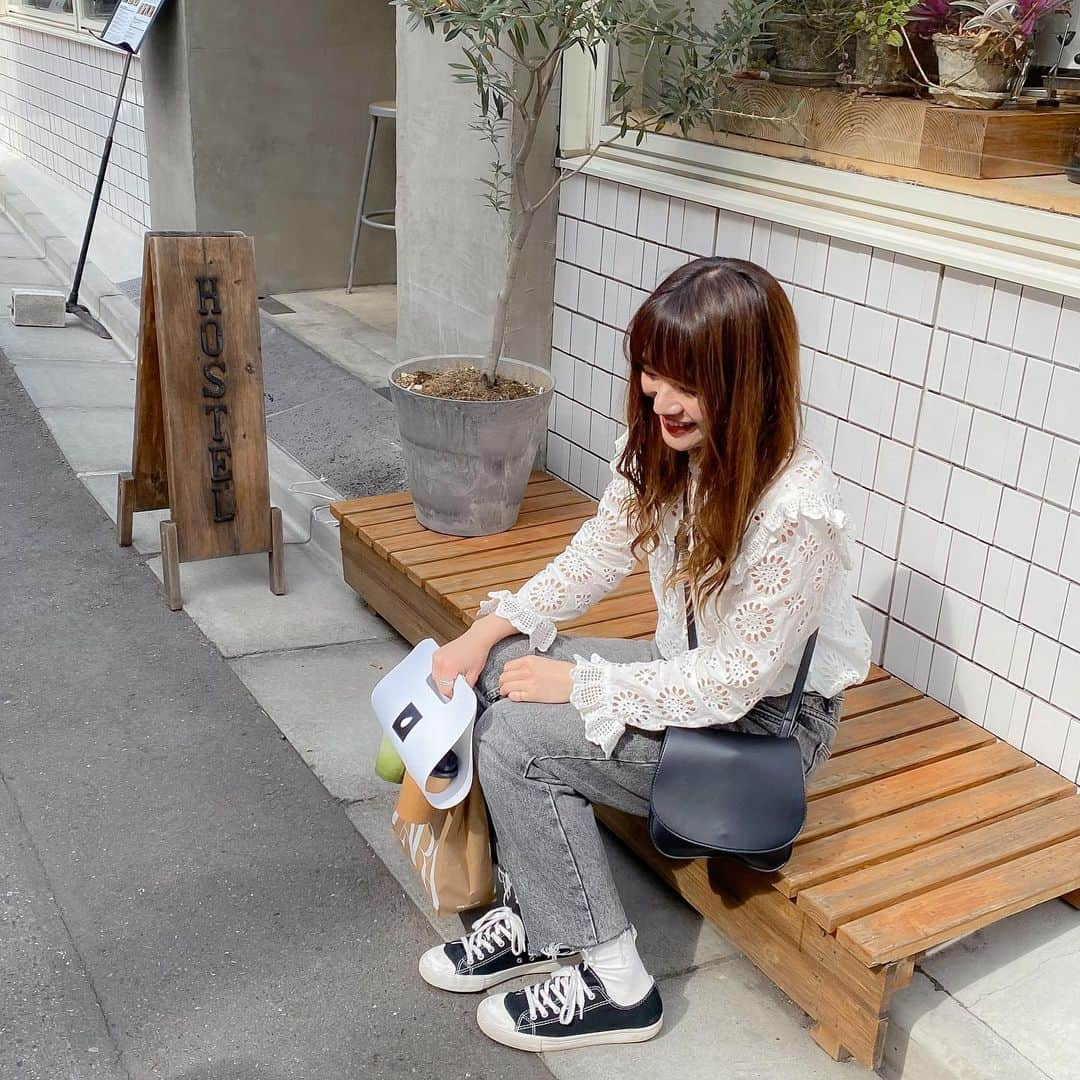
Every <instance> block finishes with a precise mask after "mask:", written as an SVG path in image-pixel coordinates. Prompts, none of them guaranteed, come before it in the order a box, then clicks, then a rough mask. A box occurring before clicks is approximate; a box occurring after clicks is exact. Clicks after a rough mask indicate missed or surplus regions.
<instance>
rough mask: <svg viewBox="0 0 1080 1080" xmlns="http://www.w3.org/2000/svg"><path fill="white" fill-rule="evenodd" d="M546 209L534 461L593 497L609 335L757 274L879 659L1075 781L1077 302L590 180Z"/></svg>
mask: <svg viewBox="0 0 1080 1080" xmlns="http://www.w3.org/2000/svg"><path fill="white" fill-rule="evenodd" d="M560 215H561V216H560V225H559V235H560V238H561V239H560V246H559V252H558V258H559V262H558V264H557V269H556V282H557V285H556V309H555V323H554V329H555V335H554V336H555V345H556V347H555V351H554V352H553V357H552V370H553V372H554V375H555V379H556V389H557V391H558V393H557V406H556V408H555V409H553V411H552V423H551V431H550V434H549V441H548V467H549V468H550V469H551V470H552V471H553V472H554V473H556V475H558V476H561V477H563V478H564V479H566V480H568V481H569V482H570V483H572V484H575V485H576V486H578V487H581V488H582V489H583V490H585V491H587V492H588V493H589V494H592V495H599V494H600V493H601V492H602V490H603V487H604V485H605V484H606V482H607V480H608V478H609V472H608V469H607V456H608V454H609V453H610V447H611V446H612V445H613V443H614V439H615V436H616V435H617V434H618V433H619V432H621V431H622V430H623V429H624V428H623V421H624V416H623V411H622V409H623V405H622V403H623V401H624V394H625V390H626V376H627V367H626V362H625V358H624V356H623V349H622V336H623V332H624V330H625V328H626V325H627V322H628V321H629V318H630V316H631V314H632V313H633V311H634V310H636V308H637V307H638V305H639V304H640V303H641V302H642V301H643V300H644V299H645V297H646V296H647V295H648V292H649V291H650V290H651V289H652V288H654V287H655V286H656V284H657V283H658V282H659V281H661V280H662V279H663V278H664V277H665V276H666V275H667V274H669V273H670V272H671V271H672V270H674V269H675V268H676V267H678V266H681V265H683V264H684V263H686V262H688V261H690V260H691V259H693V258H696V257H697V256H699V255H705V254H710V253H715V254H718V255H726V256H730V257H734V258H744V259H745V258H750V259H753V260H754V261H757V262H760V263H762V264H763V265H764V266H766V267H767V268H768V269H769V270H770V271H771V272H772V273H773V274H775V275H776V277H777V278H778V279H779V280H780V282H781V283H782V284H783V285H784V288H785V290H786V291H787V293H788V295H789V296H790V297H791V299H792V303H793V306H794V307H795V310H796V313H797V315H798V318H799V324H800V336H801V338H802V345H803V348H802V350H801V362H802V368H803V370H802V386H803V399H804V402H803V403H804V415H805V419H806V430H807V435H808V437H809V438H810V439H811V440H812V441H813V442H814V443H815V444H816V445H817V446H818V448H819V449H820V450H821V451H822V452H823V453H824V454H825V455H826V456H827V457H828V458H829V460H830V461H831V463H832V466H833V469H834V470H835V472H836V473H837V476H838V477H839V479H840V486H841V491H842V495H843V499H844V505H845V509H846V510H847V512H848V514H849V516H850V518H851V519H852V524H853V528H854V530H855V531H856V533H857V535H858V537H859V541H858V543H857V545H856V549H857V556H856V565H855V567H854V569H853V571H852V575H851V578H852V588H853V590H854V592H855V595H856V599H857V602H858V605H859V610H860V613H861V614H862V616H863V618H864V620H865V622H866V624H867V629H868V630H869V632H870V635H871V638H872V640H873V642H874V649H875V655H874V658H875V660H876V661H878V662H884V663H885V665H886V666H887V667H888V668H889V669H890V670H891V671H892V672H893V673H894V674H896V675H897V676H898V677H900V678H903V679H906V680H908V681H909V682H911V683H912V684H913V685H916V686H918V687H919V688H920V689H921V690H924V691H925V692H927V693H929V694H931V695H933V696H935V697H937V698H939V699H940V700H942V701H944V702H946V703H947V704H949V705H950V706H951V707H952V708H954V709H956V710H957V711H958V712H961V713H962V714H963V715H965V716H968V717H969V718H970V719H972V720H974V721H975V722H976V723H980V724H983V725H985V726H986V727H988V728H989V729H990V730H992V731H994V732H995V733H996V734H998V735H1000V736H1002V737H1003V738H1006V739H1008V740H1009V741H1010V742H1012V743H1013V744H1014V745H1016V746H1018V747H1021V748H1023V749H1024V750H1026V751H1027V752H1029V753H1031V754H1032V755H1033V756H1035V757H1037V758H1038V760H1040V761H1042V762H1045V763H1046V764H1048V765H1050V766H1051V767H1052V768H1055V769H1059V770H1061V771H1063V773H1064V774H1065V775H1067V776H1068V777H1069V779H1077V770H1078V769H1080V720H1078V719H1076V711H1077V705H1076V704H1075V702H1076V701H1077V695H1078V694H1080V675H1078V674H1077V672H1080V482H1078V474H1080V419H1078V417H1080V410H1078V409H1077V408H1076V402H1077V401H1080V370H1078V369H1080V347H1077V345H1076V342H1077V340H1080V301H1076V300H1072V299H1064V300H1063V299H1062V297H1060V296H1057V295H1055V294H1051V293H1046V292H1044V291H1041V290H1038V289H1032V288H1029V287H1022V286H1020V285H1017V284H1015V283H1013V282H1008V281H997V280H994V279H991V278H987V277H983V276H981V275H979V274H975V273H971V272H969V271H966V270H957V269H954V268H951V267H942V266H938V265H935V264H932V263H927V262H925V261H923V260H920V259H915V258H911V257H909V256H907V255H902V254H896V253H893V252H889V251H883V250H880V249H875V248H871V247H868V246H866V245H863V244H858V243H853V242H851V241H848V240H844V239H839V238H833V237H829V236H826V235H823V234H821V233H814V232H809V231H805V230H799V229H795V228H792V227H790V226H788V225H784V224H781V223H779V222H773V221H769V220H767V219H762V218H751V217H747V216H745V215H742V214H737V213H733V212H729V211H717V210H714V209H712V208H710V207H706V206H700V205H697V204H694V203H689V202H686V201H684V200H681V199H675V198H669V197H667V196H665V195H660V194H658V193H656V192H651V191H644V190H639V189H637V188H632V187H627V186H624V185H619V184H614V183H611V182H608V181H600V180H597V179H595V178H593V177H585V176H578V177H576V178H575V179H574V180H573V181H571V182H570V183H568V184H567V185H565V186H564V188H563V190H562V193H561V199H560ZM564 402H565V406H564V405H563V403H564ZM575 410H576V411H575Z"/></svg>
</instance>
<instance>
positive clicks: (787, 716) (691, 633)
mask: <svg viewBox="0 0 1080 1080" xmlns="http://www.w3.org/2000/svg"><path fill="white" fill-rule="evenodd" d="M686 513H687V505H686V493H685V492H684V493H683V516H684V517H685V516H686ZM683 601H684V602H685V604H686V639H687V644H688V645H689V646H690V648H691V649H696V648H697V647H698V636H697V619H696V617H695V615H694V604H693V601H692V600H691V599H690V587H689V585H687V583H686V582H683ZM817 636H818V632H817V631H816V630H815V631H814V632H813V633H812V634H811V635H810V637H809V638H808V639H807V642H806V647H805V648H804V649H803V654H802V659H801V660H800V661H799V670H798V671H797V672H796V674H795V682H794V683H793V684H792V687H791V693H790V694H788V705H787V710H786V712H785V713H784V723H783V726H782V727H781V728H780V735H781V737H783V738H788V737H789V736H790V735H791V734H792V733H793V732H794V731H795V725H796V723H797V722H798V719H799V710H800V709H801V708H802V701H803V691H804V690H805V688H806V676H807V674H808V673H809V671H810V661H811V660H812V659H813V658H814V646H815V645H816V644H817Z"/></svg>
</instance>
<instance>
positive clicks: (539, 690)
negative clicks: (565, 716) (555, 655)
mask: <svg viewBox="0 0 1080 1080" xmlns="http://www.w3.org/2000/svg"><path fill="white" fill-rule="evenodd" d="M573 668H574V665H573V664H572V663H570V662H568V661H566V660H550V659H548V658H547V657H545V656H522V657H519V658H518V659H517V660H510V661H508V662H507V663H506V666H505V667H504V668H503V670H502V675H500V676H499V692H500V693H501V694H502V696H503V697H504V698H509V699H510V700H511V701H541V702H544V703H545V704H548V705H561V704H563V703H565V702H568V701H569V700H570V691H571V690H573V688H574V682H573V680H572V679H571V678H570V672H571V671H572V670H573Z"/></svg>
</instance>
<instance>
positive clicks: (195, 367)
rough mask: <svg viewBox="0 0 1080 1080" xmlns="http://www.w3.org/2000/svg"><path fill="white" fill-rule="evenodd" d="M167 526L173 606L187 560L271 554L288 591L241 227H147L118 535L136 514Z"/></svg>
mask: <svg viewBox="0 0 1080 1080" xmlns="http://www.w3.org/2000/svg"><path fill="white" fill-rule="evenodd" d="M165 509H168V510H171V517H170V519H169V520H168V521H163V522H162V523H161V562H162V572H163V577H164V582H165V593H166V597H167V599H168V603H169V607H170V609H171V610H173V611H179V610H180V608H181V607H182V606H183V597H182V594H181V591H180V564H181V563H182V562H194V561H197V560H200V559H214V558H219V557H221V556H223V555H248V554H252V553H253V552H260V551H265V552H268V553H269V557H270V565H269V574H270V589H271V591H272V592H274V593H275V594H276V595H278V596H280V595H281V594H282V593H284V592H285V542H284V533H283V527H282V519H281V511H280V510H279V509H278V508H277V507H276V506H271V505H270V473H269V466H268V462H267V454H266V418H265V413H264V410H263V379H262V351H261V346H260V340H259V312H258V306H257V297H256V292H255V251H254V244H253V243H252V240H251V238H250V237H247V236H243V235H241V234H239V233H214V234H205V233H164V232H152V233H147V235H146V240H145V244H144V249H143V294H142V308H141V312H140V321H139V355H138V367H137V371H136V382H135V436H134V443H133V446H132V454H131V472H130V473H121V474H120V477H119V481H118V486H117V515H116V530H117V540H118V541H119V543H120V545H121V547H127V546H129V545H130V544H131V533H132V522H133V515H134V514H136V513H138V512H141V511H145V510H165Z"/></svg>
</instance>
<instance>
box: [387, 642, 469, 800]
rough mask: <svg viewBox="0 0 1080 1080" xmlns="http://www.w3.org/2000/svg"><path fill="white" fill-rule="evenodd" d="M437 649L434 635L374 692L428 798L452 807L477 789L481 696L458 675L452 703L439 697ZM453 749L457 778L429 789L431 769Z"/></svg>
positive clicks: (391, 737) (390, 731) (389, 734)
mask: <svg viewBox="0 0 1080 1080" xmlns="http://www.w3.org/2000/svg"><path fill="white" fill-rule="evenodd" d="M438 647H439V646H438V645H437V644H436V643H435V642H434V641H432V640H431V638H427V639H425V640H424V641H421V642H420V643H419V644H418V645H417V646H416V648H415V649H413V651H412V652H411V653H409V655H408V656H406V657H405V659H404V660H402V661H401V663H400V664H398V665H397V667H395V668H394V669H393V670H392V671H390V672H388V673H387V674H386V675H384V676H383V678H382V679H380V680H379V684H378V685H377V686H376V687H375V689H374V690H373V691H372V693H371V707H372V708H373V709H374V710H375V716H376V717H377V718H378V721H379V725H380V726H381V727H382V729H383V731H384V732H385V733H386V737H387V738H388V739H389V740H390V742H391V743H392V744H393V746H394V749H395V750H396V751H397V752H398V755H399V756H400V757H401V760H402V761H403V762H404V763H405V770H406V771H407V772H408V774H409V775H410V776H411V777H412V778H413V780H414V781H415V782H416V785H417V787H419V788H420V790H421V791H423V793H424V797H425V798H426V799H427V800H428V802H429V803H431V805H432V806H434V807H436V808H438V809H440V810H447V809H449V808H450V807H451V806H456V805H457V804H458V803H459V802H461V801H462V800H463V799H464V798H465V796H466V795H468V794H469V789H470V788H471V787H472V777H473V760H472V735H473V723H474V722H475V720H476V694H475V693H474V692H473V689H472V687H471V686H470V685H469V684H468V683H467V682H466V681H465V679H464V677H463V676H461V675H459V676H458V677H457V680H456V682H455V683H454V696H453V697H452V698H450V700H449V701H444V700H443V699H442V698H441V697H440V696H439V693H438V691H437V690H436V687H435V681H434V679H432V677H431V658H432V656H433V655H434V654H435V650H436V649H437V648H438ZM450 750H453V751H454V753H455V754H457V759H458V772H457V776H455V777H454V779H453V780H452V781H451V782H450V784H449V786H448V787H446V788H444V789H443V790H442V791H439V792H433V791H427V790H426V786H427V781H428V777H429V776H430V775H431V771H432V769H434V768H435V766H436V765H437V764H438V763H439V762H440V761H441V760H442V759H443V758H444V757H445V756H446V754H447V752H448V751H450Z"/></svg>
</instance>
